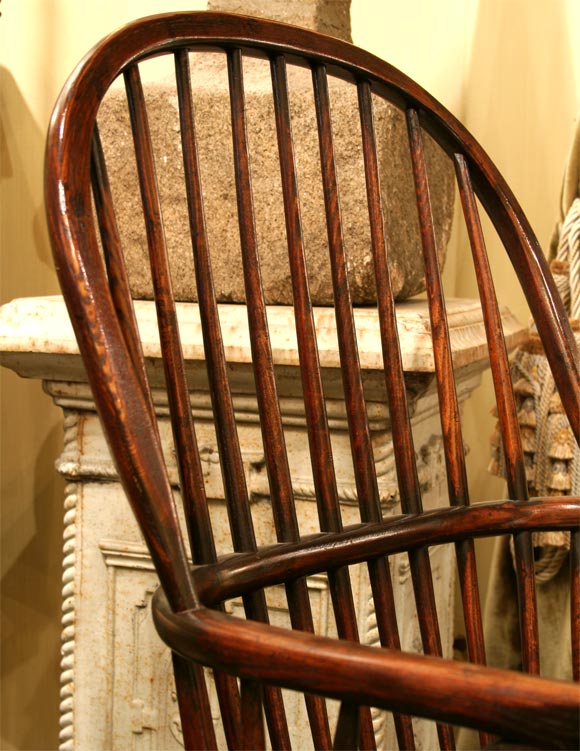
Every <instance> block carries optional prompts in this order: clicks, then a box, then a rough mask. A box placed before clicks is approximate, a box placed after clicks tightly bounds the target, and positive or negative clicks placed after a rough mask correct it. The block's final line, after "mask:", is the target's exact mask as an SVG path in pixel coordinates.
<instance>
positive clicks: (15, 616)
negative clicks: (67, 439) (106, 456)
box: [0, 68, 63, 750]
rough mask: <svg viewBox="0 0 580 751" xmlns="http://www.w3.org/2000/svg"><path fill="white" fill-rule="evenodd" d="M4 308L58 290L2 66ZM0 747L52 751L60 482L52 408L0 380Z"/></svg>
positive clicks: (20, 384)
mask: <svg viewBox="0 0 580 751" xmlns="http://www.w3.org/2000/svg"><path fill="white" fill-rule="evenodd" d="M0 97H1V100H0V212H1V215H0V226H1V228H2V229H1V233H2V236H1V245H2V255H1V265H2V274H1V279H2V281H1V285H2V286H1V302H6V301H8V300H9V299H11V298H13V297H16V296H18V297H22V296H29V295H39V294H47V293H49V292H51V291H54V292H56V290H57V287H56V281H55V276H54V271H53V268H52V260H51V255H50V248H49V243H48V237H47V232H46V227H45V222H44V208H43V205H42V164H43V152H44V133H43V132H42V131H41V129H40V127H39V126H38V124H37V122H36V121H35V119H34V117H33V115H32V113H31V112H30V110H29V108H28V107H27V105H26V102H25V101H24V98H23V96H22V94H21V92H20V90H19V89H18V86H17V85H16V82H15V81H14V79H13V77H12V75H11V73H10V72H9V71H8V70H6V69H5V68H0ZM0 400H1V406H0V416H1V425H0V449H1V459H0V461H1V472H0V482H1V487H0V510H1V589H2V603H1V611H2V658H1V680H2V702H1V731H0V736H1V737H0V746H1V747H2V748H3V749H9V748H18V749H23V750H24V749H48V748H56V747H57V746H58V703H59V690H58V682H59V669H58V664H59V651H60V630H61V627H60V592H61V583H60V582H61V559H62V516H63V507H62V499H63V482H62V480H61V478H59V477H58V476H57V475H56V473H55V470H54V458H55V457H56V456H57V454H58V452H59V451H60V448H61V445H62V437H61V436H62V428H61V427H60V423H61V419H60V418H59V414H58V410H57V409H56V408H55V407H54V406H53V405H52V404H51V402H50V400H49V399H48V397H47V396H46V395H45V394H43V393H42V390H41V387H40V384H39V383H38V382H35V383H33V382H30V381H25V380H23V379H20V378H18V377H17V376H16V375H15V374H14V373H12V372H10V371H8V370H6V369H2V370H1V372H0Z"/></svg>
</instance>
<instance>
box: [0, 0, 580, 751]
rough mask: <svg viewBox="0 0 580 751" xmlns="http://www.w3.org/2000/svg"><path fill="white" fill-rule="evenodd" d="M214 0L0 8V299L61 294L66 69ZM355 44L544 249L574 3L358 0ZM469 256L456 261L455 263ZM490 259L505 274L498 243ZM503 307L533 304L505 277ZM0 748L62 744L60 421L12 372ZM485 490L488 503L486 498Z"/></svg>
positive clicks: (576, 57) (579, 7)
mask: <svg viewBox="0 0 580 751" xmlns="http://www.w3.org/2000/svg"><path fill="white" fill-rule="evenodd" d="M204 6H205V3H204V2H203V0H188V1H187V2H185V1H184V0H167V1H166V2H163V0H99V2H97V1H96V0H93V2H78V0H5V2H3V3H2V5H1V7H0V10H1V11H2V17H1V18H0V76H1V81H0V98H1V99H0V101H1V108H0V190H1V194H0V198H1V200H0V227H1V230H0V232H1V235H0V239H1V252H0V258H1V263H2V276H1V288H0V302H6V301H8V300H9V299H12V298H14V297H19V296H27V295H39V294H50V293H52V292H55V291H56V288H57V287H56V282H55V278H54V273H53V271H52V267H51V261H50V253H49V248H48V242H47V238H46V231H45V227H44V218H43V209H42V192H41V180H42V153H43V140H44V132H45V129H46V125H47V122H48V117H49V114H50V109H51V107H52V104H53V102H54V100H55V98H56V96H57V94H58V91H59V89H60V86H61V85H62V83H63V82H64V79H65V77H66V75H67V74H68V72H69V71H70V70H71V69H72V67H73V66H74V64H75V63H76V62H77V61H78V59H79V58H80V57H81V55H82V54H83V53H84V52H85V51H86V50H87V49H88V48H89V47H90V46H91V45H92V44H93V43H94V42H96V41H97V40H98V39H99V38H100V37H101V36H103V35H104V34H105V33H107V32H108V31H109V30H111V29H112V28H114V27H115V26H117V25H120V24H122V23H124V22H125V21H127V20H129V19H131V18H135V17H138V16H141V15H146V14H148V13H154V12H160V11H163V10H178V9H185V8H189V9H195V8H203V7H204ZM352 25H353V37H354V41H355V43H357V44H360V45H361V46H364V47H367V48H368V49H370V50H371V51H373V52H375V53H376V54H378V55H379V56H381V57H384V58H386V59H388V60H390V61H391V62H392V63H394V64H395V65H397V66H398V67H400V68H401V69H403V70H405V71H406V72H407V73H408V74H410V75H411V76H412V77H414V78H415V79H416V80H418V81H419V82H420V83H422V84H423V85H424V86H425V87H426V88H427V89H429V90H430V91H431V92H432V93H433V94H434V95H435V96H437V97H438V98H439V99H441V101H442V102H443V103H444V104H446V105H447V106H448V107H449V109H451V110H452V111H453V112H454V113H455V114H456V115H458V116H459V117H460V119H462V120H464V122H465V123H466V125H467V126H468V127H469V128H470V129H471V130H472V131H473V132H474V134H475V135H476V137H477V138H479V139H480V140H481V142H482V143H483V145H484V146H485V147H486V148H487V149H488V151H489V152H490V154H492V156H493V157H494V159H495V160H496V161H497V163H498V165H499V167H500V169H501V170H502V171H503V172H504V174H505V176H506V178H507V179H508V181H510V183H511V185H512V187H513V188H514V190H515V192H516V194H517V195H518V196H519V198H520V200H521V202H522V204H523V206H524V209H525V210H526V211H527V212H528V213H529V218H530V220H531V222H532V225H533V226H534V227H535V228H536V231H537V232H538V235H539V238H540V241H541V242H542V243H543V244H544V245H545V244H546V243H547V241H548V239H549V236H550V233H551V229H552V225H553V221H554V216H555V213H556V200H557V195H558V189H559V181H560V178H561V174H562V169H563V164H564V157H565V153H566V149H567V144H568V140H569V138H570V134H571V127H572V120H573V117H574V114H575V113H576V111H577V110H578V109H579V107H580V99H579V89H580V46H579V45H577V46H576V49H574V46H573V37H574V31H575V32H576V36H577V30H578V29H579V28H580V3H577V2H576V0H439V1H438V2H437V3H434V2H431V0H414V1H411V2H407V3H395V2H390V3H378V2H376V0H353V2H352ZM464 248H465V242H464V238H463V237H461V236H457V237H455V238H454V239H453V241H452V247H451V248H450V254H449V261H448V266H447V270H446V274H445V276H446V281H447V284H448V289H449V293H450V294H451V293H453V294H462V295H473V294H474V287H473V281H472V280H470V279H469V278H468V277H467V276H466V273H465V264H464V259H463V256H462V252H463V250H464ZM460 251H461V252H460ZM490 253H491V255H492V257H494V260H498V261H499V263H500V264H501V263H502V259H501V254H500V253H499V252H498V250H497V248H495V247H491V248H490ZM498 293H499V296H500V299H503V300H505V301H506V302H509V304H510V305H511V306H512V308H514V309H515V310H517V311H518V312H519V313H520V315H521V317H523V318H525V307H524V304H523V303H522V301H521V300H518V299H516V298H515V296H514V294H513V292H512V287H511V284H509V283H508V282H507V281H505V282H504V276H503V274H502V273H500V277H499V283H498ZM1 398H2V402H1V417H2V426H1V428H0V431H1V432H0V438H1V448H2V454H1V456H2V460H1V461H2V465H1V482H2V488H1V507H2V531H1V533H2V569H1V577H2V598H3V600H2V650H3V652H2V664H1V677H2V701H1V705H2V730H1V737H0V745H1V747H2V748H3V749H11V748H14V749H49V748H55V747H56V745H57V738H58V725H57V720H58V660H59V656H58V651H59V632H60V625H59V617H60V581H59V580H60V558H61V542H60V533H61V517H62V492H63V488H62V485H61V483H60V482H59V481H58V479H57V478H56V477H55V474H54V472H53V467H52V465H53V461H54V459H55V458H56V456H57V454H58V451H59V446H60V443H61V428H60V418H59V415H58V414H57V411H56V410H55V409H53V408H52V406H51V404H50V402H49V400H48V398H47V397H46V396H44V395H43V394H42V393H41V389H40V386H39V385H38V384H37V383H28V382H25V381H22V380H20V379H18V378H17V377H16V376H14V375H13V374H12V373H10V372H8V371H5V370H3V371H2V373H1ZM489 401H490V398H489V395H488V394H486V393H485V392H482V393H481V395H480V396H479V398H478V399H477V400H474V403H473V406H472V407H471V408H470V411H469V412H468V414H467V415H466V418H467V419H466V423H467V427H468V430H467V440H468V442H469V444H470V446H471V449H472V451H471V458H470V463H471V470H472V472H473V473H474V474H473V476H474V477H475V485H474V496H475V497H476V498H478V497H482V496H483V495H486V494H487V492H488V491H489V492H491V493H492V494H500V493H501V492H502V489H501V484H500V483H498V482H497V481H494V480H493V478H490V477H489V476H488V475H487V474H486V471H485V464H486V458H487V435H488V433H489V431H490V429H491V422H490V419H489V418H488V417H487V415H486V412H487V405H488V404H489ZM484 491H485V492H484Z"/></svg>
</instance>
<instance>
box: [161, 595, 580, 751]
mask: <svg viewBox="0 0 580 751" xmlns="http://www.w3.org/2000/svg"><path fill="white" fill-rule="evenodd" d="M153 617H154V621H155V626H156V628H157V631H158V633H159V635H160V636H161V638H162V639H163V640H164V641H165V643H166V644H167V645H168V646H169V647H170V648H171V649H172V650H173V651H175V652H177V653H179V654H181V655H182V656H184V657H186V658H188V659H191V660H194V661H196V662H200V663H202V664H204V665H209V666H211V667H213V668H216V669H219V670H223V671H225V672H231V673H234V674H235V675H237V676H239V677H241V678H246V679H250V680H257V681H259V682H265V683H269V684H275V685H278V686H282V687H285V688H289V689H293V690H298V691H307V692H309V693H315V694H322V695H324V696H329V697H333V698H336V699H341V700H346V701H348V702H352V703H354V704H359V705H370V706H376V707H383V708H385V709H388V710H392V711H400V712H411V713H412V714H416V715H419V716H422V717H427V718H430V719H433V720H443V721H446V722H449V721H451V722H453V723H455V724H457V725H462V726H466V727H475V728H483V729H485V730H487V731H489V732H491V733H494V734H498V735H501V736H502V738H504V739H508V740H509V739H514V740H520V741H525V742H527V743H530V744H532V746H536V747H538V748H544V749H548V748H569V749H577V748H578V747H579V745H580V731H579V725H578V686H576V685H574V684H571V683H566V682H563V681H554V680H547V679H543V678H538V677H535V676H530V675H527V674H524V673H516V672H513V671H506V670H498V669H495V668H487V667H483V666H479V665H472V664H470V663H460V662H454V661H452V660H446V659H442V658H434V657H429V656H425V655H416V654H409V653H404V652H398V651H395V650H390V649H386V648H373V647H368V646H364V645H360V644H354V643H352V642H347V641H341V640H337V639H330V638H328V637H322V636H315V635H312V634H309V633H304V632H301V631H290V630H285V629H281V628H278V627H275V626H269V625H265V624H262V623H257V622H254V621H246V620H244V619H241V618H235V617H233V616H229V615H225V614H224V613H221V612H217V611H213V610H209V609H206V608H200V609H197V610H188V611H184V612H182V613H172V612H171V610H170V608H169V606H168V604H167V600H166V599H165V596H164V595H163V592H162V590H161V589H158V590H157V592H156V594H155V596H154V598H153ZM534 707H537V708H538V710H539V709H541V710H542V711H541V712H537V713H534ZM546 718H548V719H546Z"/></svg>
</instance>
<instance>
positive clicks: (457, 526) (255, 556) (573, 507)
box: [193, 496, 580, 607]
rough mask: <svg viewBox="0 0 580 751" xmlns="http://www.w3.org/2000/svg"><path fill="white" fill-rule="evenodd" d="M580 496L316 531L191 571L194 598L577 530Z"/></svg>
mask: <svg viewBox="0 0 580 751" xmlns="http://www.w3.org/2000/svg"><path fill="white" fill-rule="evenodd" d="M579 524H580V498H578V497H573V496H550V497H546V498H536V499H534V500H532V501H491V502H487V503H478V504H476V505H474V506H460V507H454V508H440V509H434V510H433V511H427V512H423V513H421V514H416V515H415V514H405V515H401V516H393V517H389V518H388V519H386V520H384V521H382V522H379V523H372V524H357V525H356V526H354V527H350V528H346V529H344V530H343V531H342V532H338V533H332V534H331V533H319V534H316V535H312V536H309V537H305V538H303V539H302V540H301V541H300V542H296V543H285V544H284V543H277V544H275V545H272V546H268V547H263V548H261V549H260V550H258V551H257V552H255V553H238V554H234V555H230V556H227V557H225V558H223V559H221V560H220V561H219V563H216V564H212V565H207V566H200V567H198V568H196V569H195V570H194V571H193V577H194V584H195V590H196V593H197V595H198V597H199V599H200V601H201V602H202V603H203V604H204V605H207V606H209V607H211V606H214V605H216V604H217V603H219V602H223V601H224V600H227V599H229V598H231V597H237V596H238V595H242V594H246V593H248V592H252V591H255V590H257V589H262V588H264V587H270V586H273V585H276V584H281V583H284V582H288V581H291V580H293V579H298V578H300V577H302V576H311V575H313V574H317V573H320V572H321V571H327V570H329V569H330V568H333V566H336V565H337V564H340V565H341V566H350V565H353V564H355V563H361V562H362V561H368V560H371V559H373V558H379V557H381V556H385V555H393V554H395V553H400V552H406V551H409V550H412V549H414V548H419V547H426V546H427V547H428V546H431V545H442V544H445V543H454V542H459V541H461V540H465V539H468V538H472V537H486V536H490V535H498V534H510V533H515V532H522V531H524V530H528V531H536V530H546V529H566V528H568V529H574V528H578V526H579Z"/></svg>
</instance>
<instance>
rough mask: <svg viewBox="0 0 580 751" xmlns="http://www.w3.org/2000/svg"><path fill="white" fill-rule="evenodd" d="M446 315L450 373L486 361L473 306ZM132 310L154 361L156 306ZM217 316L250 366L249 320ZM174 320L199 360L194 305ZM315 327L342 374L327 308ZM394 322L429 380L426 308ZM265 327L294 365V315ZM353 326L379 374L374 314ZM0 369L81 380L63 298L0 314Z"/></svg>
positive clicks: (515, 325) (511, 320)
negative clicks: (450, 364)
mask: <svg viewBox="0 0 580 751" xmlns="http://www.w3.org/2000/svg"><path fill="white" fill-rule="evenodd" d="M447 308H448V313H449V327H450V338H451V346H452V350H453V358H454V364H455V367H458V368H460V367H463V366H466V365H470V364H475V363H483V362H486V361H487V348H486V339H485V330H484V326H483V321H482V314H481V307H480V304H479V302H478V301H474V300H465V299H451V300H449V301H448V302H447ZM135 309H136V315H137V320H138V323H139V329H140V333H141V337H142V341H143V349H144V354H145V356H146V357H147V358H149V359H152V360H155V359H158V358H160V347H159V336H158V331H157V325H156V319H155V306H154V303H153V302H150V301H145V300H138V301H136V302H135ZM219 310H220V321H221V325H222V334H223V338H224V347H225V352H226V357H227V359H228V361H230V362H232V363H239V364H244V363H249V362H251V351H250V342H249V335H248V328H247V319H246V317H245V315H240V312H241V310H243V307H242V306H240V305H228V304H223V305H220V306H219ZM177 313H178V318H179V322H180V327H181V332H182V338H183V350H184V356H185V359H186V361H190V362H196V361H201V360H203V359H204V353H203V341H202V334H201V325H200V319H199V308H198V305H197V304H196V303H178V304H177ZM502 320H503V324H504V333H505V338H506V344H507V347H508V350H511V349H513V348H514V347H516V346H517V345H518V344H520V343H521V342H522V341H523V339H524V338H525V336H526V329H525V328H524V327H523V326H522V325H521V324H520V323H519V322H518V321H517V319H516V318H515V317H514V316H513V315H512V314H511V312H510V311H509V310H508V309H507V308H505V307H504V308H503V309H502ZM314 321H315V326H316V331H317V335H318V347H319V353H320V364H321V366H322V367H323V368H338V367H340V363H339V359H338V344H337V337H336V324H335V318H334V311H333V309H332V308H315V309H314ZM397 321H398V328H399V337H400V342H401V351H402V356H403V367H404V370H405V371H406V372H415V373H432V372H433V371H434V363H433V349H432V345H431V338H430V324H429V312H428V308H427V302H426V301H425V300H409V301H405V302H400V303H398V304H397ZM268 323H269V326H270V335H271V339H272V349H273V353H272V354H273V358H274V362H275V364H276V365H280V366H297V365H298V348H297V344H296V335H295V328H294V312H293V309H292V308H291V307H288V306H270V307H269V308H268ZM355 324H356V329H357V338H358V346H359V355H360V359H361V367H362V368H363V370H365V371H376V370H381V368H382V355H381V345H380V336H379V324H378V316H377V311H376V309H374V308H370V307H369V308H355ZM71 358H73V361H71ZM0 363H1V364H2V365H5V366H6V367H8V368H10V369H12V370H14V371H15V372H17V373H18V374H19V375H21V376H23V377H28V378H50V379H51V380H58V379H59V378H62V379H64V380H67V381H71V380H85V378H86V376H85V375H84V371H83V366H82V363H81V361H80V358H79V353H78V347H77V343H76V339H75V336H74V333H73V329H72V326H71V323H70V320H69V317H68V313H67V310H66V307H65V304H64V302H63V300H62V298H61V297H59V296H48V297H30V298H21V299H16V300H13V301H12V302H10V303H8V304H6V305H4V306H3V307H2V308H0Z"/></svg>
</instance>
